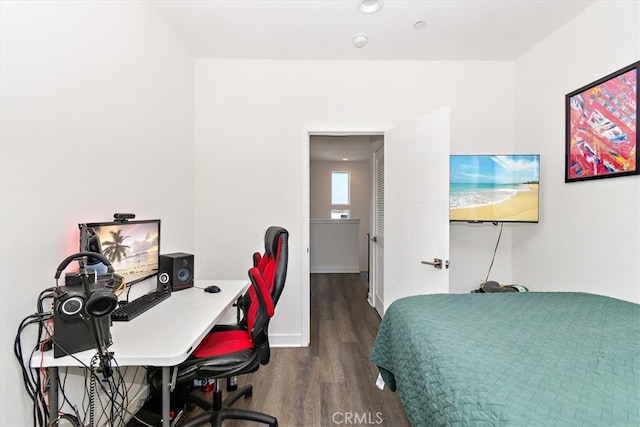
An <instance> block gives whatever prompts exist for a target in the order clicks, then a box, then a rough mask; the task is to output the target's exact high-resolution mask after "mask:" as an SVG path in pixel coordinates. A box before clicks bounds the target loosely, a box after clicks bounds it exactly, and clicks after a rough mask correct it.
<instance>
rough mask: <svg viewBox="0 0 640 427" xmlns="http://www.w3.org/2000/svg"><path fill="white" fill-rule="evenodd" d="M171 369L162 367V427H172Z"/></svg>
mask: <svg viewBox="0 0 640 427" xmlns="http://www.w3.org/2000/svg"><path fill="white" fill-rule="evenodd" d="M169 370H170V368H169V367H168V366H163V367H162V427H171V419H170V415H169V413H170V411H171V399H170V396H171V390H170V388H171V382H170V381H171V379H170V378H169V376H170V372H169Z"/></svg>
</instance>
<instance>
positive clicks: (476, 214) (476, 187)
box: [449, 154, 540, 222]
mask: <svg viewBox="0 0 640 427" xmlns="http://www.w3.org/2000/svg"><path fill="white" fill-rule="evenodd" d="M539 181H540V156H539V155H533V154H532V155H501V156H492V155H452V156H451V163H450V180H449V182H450V186H449V188H450V189H449V219H450V220H451V221H469V222H475V221H487V222H503V221H504V222H508V221H512V222H538V218H539V212H538V200H539V199H538V190H539V184H540V182H539Z"/></svg>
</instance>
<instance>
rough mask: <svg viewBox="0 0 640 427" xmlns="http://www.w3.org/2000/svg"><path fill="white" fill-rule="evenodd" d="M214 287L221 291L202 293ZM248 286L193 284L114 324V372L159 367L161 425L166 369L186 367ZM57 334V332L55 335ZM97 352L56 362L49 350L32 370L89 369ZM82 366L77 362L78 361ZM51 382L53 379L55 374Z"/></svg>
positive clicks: (211, 282)
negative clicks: (132, 368) (121, 369)
mask: <svg viewBox="0 0 640 427" xmlns="http://www.w3.org/2000/svg"><path fill="white" fill-rule="evenodd" d="M208 285H217V286H218V287H220V289H221V291H220V292H219V293H216V294H211V293H207V292H204V291H203V288H205V287H206V286H208ZM248 286H249V281H248V280H197V281H196V282H195V286H194V287H193V288H189V289H184V290H181V291H177V292H173V293H172V295H171V297H169V298H168V299H166V300H165V301H162V302H161V303H160V304H158V305H156V306H155V307H152V308H151V309H150V310H148V311H146V312H144V313H142V314H141V315H139V316H138V317H136V318H135V319H133V320H131V321H129V322H113V325H112V326H111V337H112V340H113V344H111V345H110V346H109V348H108V351H109V352H110V353H113V358H114V359H115V360H116V362H117V364H118V366H156V367H162V368H163V369H162V383H163V389H162V419H163V425H165V426H168V425H169V393H170V386H171V383H170V368H171V367H173V366H176V365H178V364H180V363H182V362H184V361H185V360H186V359H187V357H189V355H190V354H191V352H192V350H193V349H194V348H195V347H196V346H197V345H198V344H199V343H200V341H202V339H203V338H204V337H205V335H206V334H207V333H208V332H209V330H210V329H211V328H212V327H213V326H214V325H215V324H216V323H218V322H219V321H220V319H221V318H222V316H223V315H224V313H225V312H226V311H227V310H228V309H229V308H230V307H231V306H232V305H233V303H234V302H235V301H236V300H237V299H238V297H239V296H240V295H241V294H242V293H243V292H244V291H245V290H246V289H247V288H248ZM54 333H55V332H54ZM95 354H96V351H95V350H87V351H83V352H79V353H74V355H73V356H74V357H75V358H74V357H71V356H65V357H59V358H54V357H53V350H50V351H47V352H45V353H44V355H42V357H41V356H40V354H39V353H38V354H36V355H34V357H33V358H32V359H31V367H32V368H38V367H46V368H51V369H55V370H57V368H59V367H63V366H82V365H81V363H80V362H82V363H84V364H85V365H86V366H89V364H90V362H91V358H92V357H93V356H94V355H95ZM78 360H79V361H80V362H79V361H78ZM53 374H55V375H51V378H56V377H57V372H53ZM51 388H52V390H56V392H54V393H52V396H51V406H52V407H53V408H57V407H58V402H57V400H58V399H57V384H53V383H52V384H51Z"/></svg>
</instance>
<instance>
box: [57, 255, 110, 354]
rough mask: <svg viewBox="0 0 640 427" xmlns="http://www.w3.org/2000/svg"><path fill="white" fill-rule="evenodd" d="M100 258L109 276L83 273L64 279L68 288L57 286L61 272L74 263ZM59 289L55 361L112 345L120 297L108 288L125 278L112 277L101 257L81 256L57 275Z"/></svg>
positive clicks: (62, 266)
mask: <svg viewBox="0 0 640 427" xmlns="http://www.w3.org/2000/svg"><path fill="white" fill-rule="evenodd" d="M90 256H93V257H97V258H98V259H99V260H100V261H101V262H102V263H103V264H105V265H106V266H107V271H108V272H109V274H107V275H104V276H98V275H97V274H95V273H94V274H91V273H90V272H88V271H86V270H85V269H84V267H83V266H84V264H83V263H81V266H82V268H81V271H80V273H76V274H68V275H67V276H66V277H65V283H66V284H67V285H66V286H57V281H58V279H59V278H60V275H61V274H62V271H63V270H64V269H65V268H66V267H67V266H68V265H69V264H70V263H71V262H72V261H75V260H78V261H86V259H87V258H88V257H90ZM55 279H56V288H55V291H54V298H53V357H62V356H66V355H68V354H73V353H77V352H79V351H85V350H89V349H95V348H97V347H98V346H99V347H102V348H107V347H109V345H111V334H110V331H109V327H110V326H111V319H110V317H109V314H111V312H112V311H113V310H115V309H116V307H117V306H118V297H116V295H115V294H114V293H113V289H110V288H109V287H108V284H111V285H114V284H115V283H116V282H117V283H118V284H120V283H122V277H120V276H118V275H116V274H114V273H113V266H112V265H111V263H110V262H109V260H108V259H107V258H105V257H104V256H103V255H102V254H98V253H93V252H79V253H77V254H73V255H71V256H69V257H67V258H65V259H64V260H63V261H62V262H61V263H60V265H59V266H58V269H57V270H56V274H55Z"/></svg>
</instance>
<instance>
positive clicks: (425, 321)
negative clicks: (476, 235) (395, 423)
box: [371, 292, 640, 427]
mask: <svg viewBox="0 0 640 427" xmlns="http://www.w3.org/2000/svg"><path fill="white" fill-rule="evenodd" d="M371 361H372V362H373V363H374V364H375V365H376V366H377V367H378V369H379V371H380V374H381V376H382V378H383V379H384V381H385V383H386V385H387V386H388V387H389V388H390V389H391V390H393V391H397V392H398V395H399V397H400V400H401V401H402V404H403V406H404V408H405V412H406V414H407V418H408V419H409V422H410V423H411V425H412V426H414V427H417V426H445V425H446V426H450V425H464V426H467V425H474V426H551V425H561V426H574V425H593V426H640V305H638V304H634V303H630V302H626V301H621V300H617V299H614V298H609V297H604V296H599V295H593V294H586V293H560V292H553V293H544V292H543V293H537V292H529V293H493V294H488V293H487V294H479V293H478V294H467V295H454V294H446V295H445V294H442V295H419V296H413V297H407V298H403V299H399V300H397V301H395V302H394V303H393V304H391V306H390V307H389V308H388V310H387V312H386V313H385V315H384V317H383V319H382V322H381V324H380V329H379V331H378V335H377V337H376V341H375V344H374V347H373V351H372V354H371Z"/></svg>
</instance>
